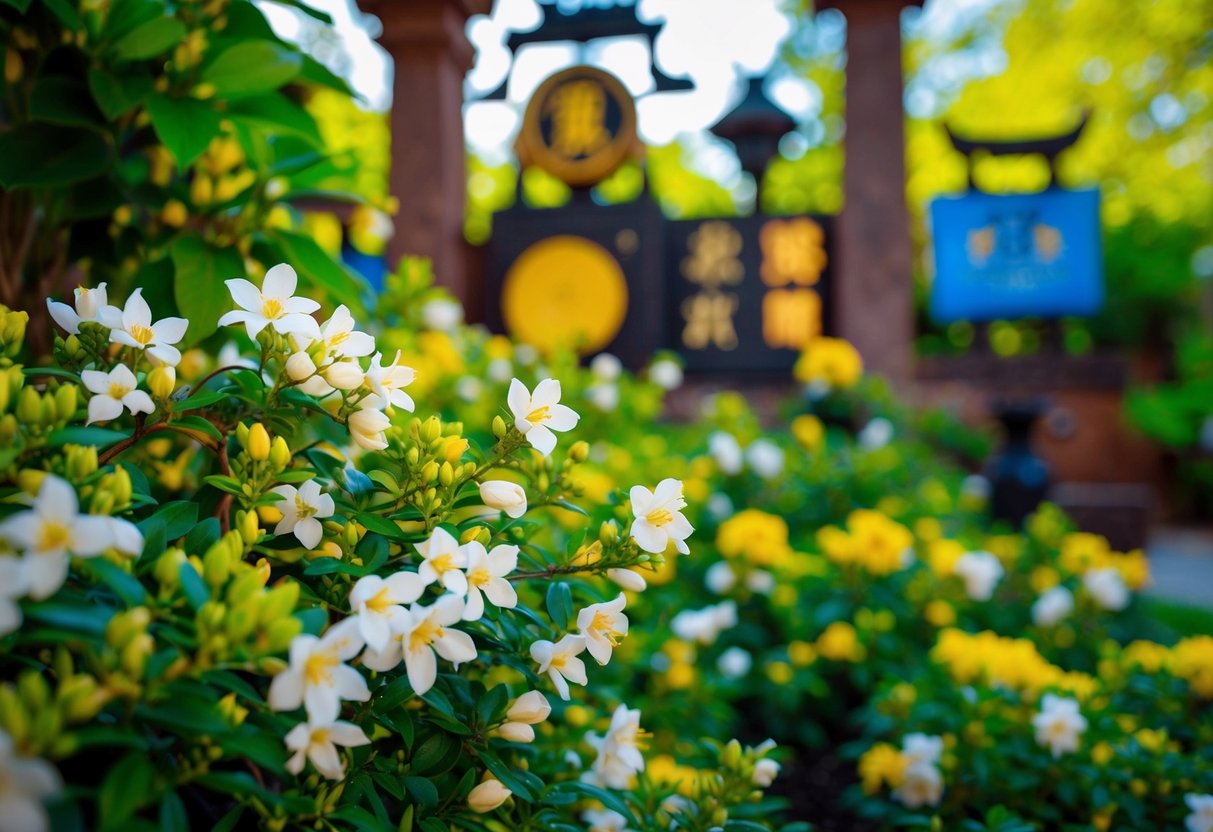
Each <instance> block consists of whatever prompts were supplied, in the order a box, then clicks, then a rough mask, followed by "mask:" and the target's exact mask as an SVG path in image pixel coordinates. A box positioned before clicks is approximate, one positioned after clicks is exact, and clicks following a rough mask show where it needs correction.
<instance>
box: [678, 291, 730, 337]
mask: <svg viewBox="0 0 1213 832" xmlns="http://www.w3.org/2000/svg"><path fill="white" fill-rule="evenodd" d="M736 311H737V296H736V295H734V294H730V293H727V292H700V293H699V294H697V295H692V296H691V297H689V298H687V299H686V300H684V301H683V302H682V317H684V318H686V322H687V325H686V328H685V329H683V331H682V343H683V344H685V345H686V347H687V349H692V350H702V349H704V348H706V347H708V346H716V347H718V348H719V349H722V350H731V349H733V348H734V347H736V346H737V331H736V330H735V329H733V314H734V313H735V312H736Z"/></svg>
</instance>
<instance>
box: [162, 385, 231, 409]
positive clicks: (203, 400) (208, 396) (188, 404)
mask: <svg viewBox="0 0 1213 832" xmlns="http://www.w3.org/2000/svg"><path fill="white" fill-rule="evenodd" d="M231 395H232V394H231V392H229V391H227V390H207V391H205V392H202V393H194V394H193V395H192V396H190V397H189V398H187V399H186V400H185V401H183V402H182V403H181V404H179V405H177V406H176V408H175V410H176V411H177V412H178V413H184V412H186V411H188V410H198V409H199V408H202V407H208V406H210V405H212V404H214V403H215V402H221V401H223V400H224V399H226V398H228V397H229V396H231Z"/></svg>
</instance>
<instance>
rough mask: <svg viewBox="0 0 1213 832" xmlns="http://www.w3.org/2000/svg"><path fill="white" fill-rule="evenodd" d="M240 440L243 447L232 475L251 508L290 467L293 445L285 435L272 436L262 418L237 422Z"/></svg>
mask: <svg viewBox="0 0 1213 832" xmlns="http://www.w3.org/2000/svg"><path fill="white" fill-rule="evenodd" d="M236 441H237V442H238V443H239V444H240V448H241V450H240V452H239V453H237V454H236V455H235V456H234V457H233V458H232V460H231V466H230V467H231V472H232V478H233V479H234V480H235V481H236V483H237V484H238V486H239V489H240V495H239V496H240V500H241V503H242V504H243V505H244V507H245V508H251V507H252V506H253V504H254V503H255V502H256V501H257V500H258V499H260V498H261V496H262V495H263V494H264V493H265V491H266V490H267V489H268V488H270V487H271V486H272V485H273V484H274V482H275V481H276V480H277V477H278V475H279V474H281V473H282V472H283V471H285V470H286V467H287V466H288V465H289V464H290V462H291V449H290V446H289V445H287V444H286V440H285V439H283V438H282V437H281V436H275V437H273V438H271V437H270V433H269V431H268V430H266V428H265V425H263V424H261V423H260V422H254V423H253V424H252V425H246V424H244V423H243V422H242V423H240V424H239V425H237V426H236Z"/></svg>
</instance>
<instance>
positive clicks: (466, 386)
mask: <svg viewBox="0 0 1213 832" xmlns="http://www.w3.org/2000/svg"><path fill="white" fill-rule="evenodd" d="M483 391H484V385H483V384H481V383H480V379H478V378H476V377H475V376H464V377H463V378H461V379H459V381H457V382H455V395H457V396H459V398H461V399H463V401H465V402H474V401H476V400H477V399H479V398H480V394H481V393H482V392H483Z"/></svg>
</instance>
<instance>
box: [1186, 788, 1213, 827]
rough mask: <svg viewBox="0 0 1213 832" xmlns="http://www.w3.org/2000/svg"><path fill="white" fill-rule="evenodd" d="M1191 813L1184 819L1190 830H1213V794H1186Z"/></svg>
mask: <svg viewBox="0 0 1213 832" xmlns="http://www.w3.org/2000/svg"><path fill="white" fill-rule="evenodd" d="M1184 803H1186V804H1188V808H1189V809H1191V810H1192V811H1191V814H1189V815H1188V817H1187V818H1186V819H1185V821H1184V825H1185V826H1186V827H1187V829H1188V832H1213V794H1186V795H1184Z"/></svg>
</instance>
